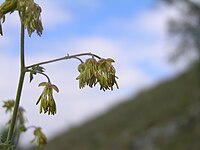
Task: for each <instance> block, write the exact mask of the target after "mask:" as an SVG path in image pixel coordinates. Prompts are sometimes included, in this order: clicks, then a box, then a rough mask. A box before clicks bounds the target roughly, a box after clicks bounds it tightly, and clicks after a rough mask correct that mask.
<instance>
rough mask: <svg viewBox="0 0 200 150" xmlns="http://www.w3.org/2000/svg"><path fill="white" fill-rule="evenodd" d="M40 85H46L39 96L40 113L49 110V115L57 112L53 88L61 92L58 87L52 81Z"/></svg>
mask: <svg viewBox="0 0 200 150" xmlns="http://www.w3.org/2000/svg"><path fill="white" fill-rule="evenodd" d="M39 86H44V90H43V92H42V94H41V95H40V97H39V98H38V100H37V102H36V105H37V104H38V103H39V102H40V113H42V112H43V111H44V113H47V112H48V115H54V114H56V103H55V100H54V98H53V90H55V91H56V92H59V90H58V87H57V86H56V85H54V84H51V83H50V82H42V83H40V84H39Z"/></svg>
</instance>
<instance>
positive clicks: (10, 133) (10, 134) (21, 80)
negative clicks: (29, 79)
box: [7, 21, 25, 143]
mask: <svg viewBox="0 0 200 150" xmlns="http://www.w3.org/2000/svg"><path fill="white" fill-rule="evenodd" d="M24 30H25V28H24V23H23V21H21V35H20V65H21V66H20V67H21V70H20V77H19V82H18V88H17V94H16V99H15V106H14V110H13V115H12V119H11V124H10V127H9V131H8V135H7V143H11V142H12V138H13V133H14V128H15V123H16V119H17V114H18V109H19V104H20V98H21V93H22V87H23V83H24V77H25V60H24Z"/></svg>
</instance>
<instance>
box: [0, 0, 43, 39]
mask: <svg viewBox="0 0 200 150" xmlns="http://www.w3.org/2000/svg"><path fill="white" fill-rule="evenodd" d="M15 10H17V11H18V12H19V15H20V19H21V21H22V23H23V24H24V26H25V28H26V29H27V31H28V34H29V36H31V34H32V33H33V32H34V31H36V33H37V34H38V35H39V36H41V35H42V31H43V26H42V22H41V12H42V9H41V7H40V6H39V5H38V4H36V3H35V2H34V0H5V1H4V2H3V3H2V4H1V5H0V34H1V35H3V33H2V27H1V22H2V23H3V22H4V21H5V15H6V14H7V13H12V12H13V11H15Z"/></svg>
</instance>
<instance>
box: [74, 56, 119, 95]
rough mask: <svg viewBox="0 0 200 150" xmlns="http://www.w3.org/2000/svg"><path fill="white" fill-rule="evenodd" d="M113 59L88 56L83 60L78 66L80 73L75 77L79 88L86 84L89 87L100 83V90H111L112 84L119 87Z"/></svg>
mask: <svg viewBox="0 0 200 150" xmlns="http://www.w3.org/2000/svg"><path fill="white" fill-rule="evenodd" d="M113 62H114V60H113V59H111V58H108V59H103V58H102V59H99V61H97V60H96V59H95V58H89V59H87V60H86V61H85V62H82V63H81V64H80V65H79V66H78V71H79V72H80V74H79V75H78V77H77V78H76V79H77V80H79V88H83V87H85V86H86V85H87V86H89V87H91V88H92V87H93V86H95V85H96V84H97V83H99V84H100V90H103V91H105V90H113V86H114V85H116V87H117V88H119V86H118V84H117V81H116V78H117V77H116V75H115V74H116V71H115V68H114V66H113V65H112V63H113Z"/></svg>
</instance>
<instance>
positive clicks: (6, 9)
mask: <svg viewBox="0 0 200 150" xmlns="http://www.w3.org/2000/svg"><path fill="white" fill-rule="evenodd" d="M13 12H18V14H19V18H20V26H21V32H20V50H19V55H20V70H19V71H20V76H19V81H18V87H17V92H16V97H15V99H14V100H7V101H4V104H3V106H2V107H3V108H5V112H6V113H10V114H11V115H10V119H9V121H8V122H7V124H6V125H7V127H8V133H7V137H6V139H5V138H2V137H1V141H0V149H1V150H14V149H16V148H17V143H18V141H19V135H20V134H21V133H22V132H26V131H27V130H28V129H34V130H33V135H34V136H35V138H34V139H33V140H32V141H31V142H35V143H36V145H37V146H39V147H41V146H43V145H45V144H46V143H47V138H46V136H45V134H44V133H43V132H42V130H41V128H40V127H37V126H29V127H27V126H26V122H27V119H26V117H25V115H24V113H25V109H24V108H22V107H21V106H19V105H20V100H21V92H22V88H23V84H24V78H25V75H26V74H27V73H28V74H29V77H30V82H31V81H32V80H33V79H34V76H36V75H42V76H44V77H45V78H46V81H43V82H41V83H39V87H43V88H44V89H43V91H42V93H41V95H40V96H39V98H38V100H37V101H36V105H38V104H40V108H39V112H40V113H44V114H48V115H55V114H56V112H57V108H56V101H55V99H54V97H53V91H55V92H57V93H58V92H59V89H58V87H57V86H56V85H55V84H52V83H51V80H50V77H49V76H48V75H47V74H46V73H45V68H44V67H43V66H44V65H47V64H51V63H53V62H57V61H62V60H68V59H77V60H78V61H80V64H79V65H78V67H77V69H78V71H79V75H78V76H77V78H76V79H77V80H78V81H79V88H84V87H85V86H88V87H91V88H93V87H94V86H96V85H97V84H99V86H100V90H103V91H106V90H113V87H114V86H116V88H117V89H118V88H119V86H118V84H117V79H118V77H117V76H116V70H115V68H114V66H113V63H114V60H113V59H112V58H101V57H100V56H98V55H96V54H93V53H80V54H75V55H67V56H63V57H60V58H56V59H52V60H47V61H42V62H37V63H35V64H31V65H26V63H25V56H24V52H25V48H24V43H25V33H26V32H27V34H28V35H29V37H31V35H32V34H33V33H34V32H36V34H37V35H38V36H41V35H42V32H43V26H42V21H41V12H42V8H41V7H40V6H39V5H38V4H37V3H35V1H34V0H5V1H4V2H3V3H2V4H1V5H0V34H1V35H2V36H3V23H4V22H5V21H6V17H7V15H8V14H12V13H13ZM82 56H88V57H89V58H88V59H86V60H85V61H84V60H82Z"/></svg>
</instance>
